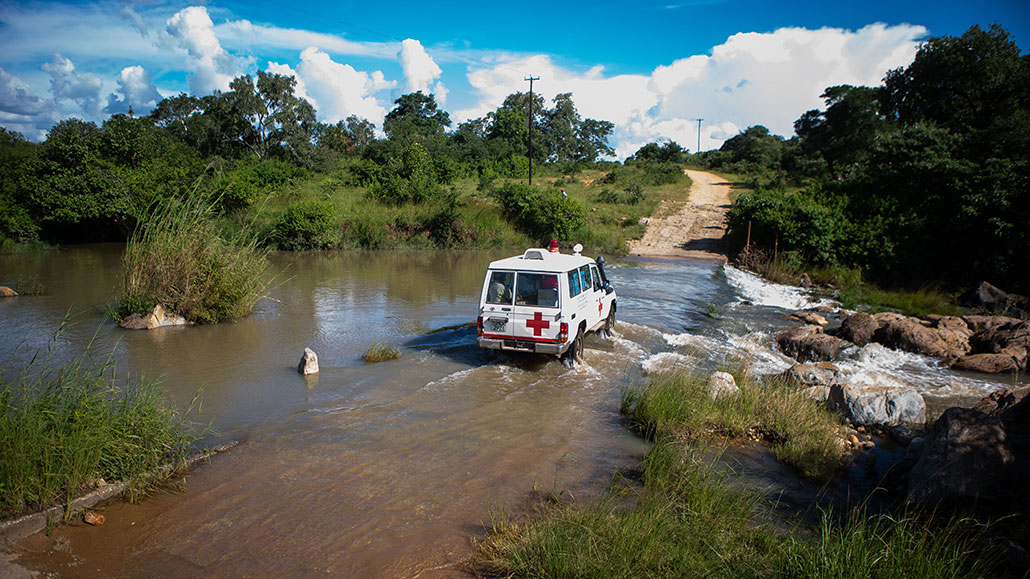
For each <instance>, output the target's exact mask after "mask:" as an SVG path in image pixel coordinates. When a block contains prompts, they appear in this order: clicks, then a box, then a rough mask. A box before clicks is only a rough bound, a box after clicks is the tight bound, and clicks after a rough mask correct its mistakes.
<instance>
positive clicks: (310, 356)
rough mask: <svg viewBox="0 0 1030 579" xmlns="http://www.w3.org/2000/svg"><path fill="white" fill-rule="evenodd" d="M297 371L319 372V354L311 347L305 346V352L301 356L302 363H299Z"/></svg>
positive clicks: (305, 372) (305, 373)
mask: <svg viewBox="0 0 1030 579" xmlns="http://www.w3.org/2000/svg"><path fill="white" fill-rule="evenodd" d="M297 372H300V373H301V374H304V375H308V374H317V373H318V355H317V354H315V351H314V350H312V349H311V348H304V354H303V355H302V356H301V357H300V364H298V365H297Z"/></svg>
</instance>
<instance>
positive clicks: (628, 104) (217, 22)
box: [0, 0, 1030, 157]
mask: <svg viewBox="0 0 1030 579" xmlns="http://www.w3.org/2000/svg"><path fill="white" fill-rule="evenodd" d="M1028 5H1030V3H1028V2H1026V1H1016V0H981V1H978V2H968V1H966V2H953V1H950V0H949V1H943V2H924V1H918V2H899V1H894V2H885V1H880V0H872V1H865V2H853V3H832V2H825V0H824V1H823V2H819V3H816V2H789V3H776V2H768V1H766V2H756V1H751V0H679V1H677V0H668V1H666V2H654V1H650V0H643V1H639V2H613V1H599V2H566V3H559V5H550V3H542V2H536V3H527V4H514V3H466V2H457V1H454V0H442V1H438V2H434V3H427V2H420V3H408V2H368V1H362V2H354V1H350V0H344V1H339V2H320V1H308V2H296V1H290V0H255V1H252V2H251V1H238V0H229V1H218V0H216V1H212V2H179V1H162V0H156V1H149V0H148V1H145V2H125V1H119V0H105V1H99V2H97V1H94V2H0V125H2V126H5V127H7V128H8V129H11V130H16V131H20V132H22V133H23V134H25V135H26V136H27V137H29V138H32V139H41V138H45V134H46V130H47V129H48V128H49V127H50V126H51V125H52V124H53V123H54V122H55V121H56V120H60V119H63V118H68V117H71V116H75V117H79V118H84V119H88V120H93V121H97V122H101V121H103V119H104V118H106V117H107V116H109V115H110V114H111V113H113V112H123V111H125V110H127V109H128V107H129V106H130V105H131V106H132V107H133V110H134V111H135V112H136V113H139V114H143V113H146V112H149V110H150V108H151V107H153V105H154V103H155V102H157V101H158V100H160V99H161V98H163V97H165V96H170V95H173V94H176V93H178V92H190V93H194V94H209V93H210V92H211V91H212V90H215V89H225V88H226V87H227V85H228V81H229V80H231V79H232V78H233V77H234V76H237V75H239V74H244V73H249V74H253V73H255V72H256V71H258V70H271V71H274V72H279V73H283V74H293V75H295V76H297V78H298V79H299V81H300V82H299V84H298V92H299V93H301V94H302V95H303V96H305V97H306V98H308V99H309V100H311V101H312V103H313V104H314V105H315V106H316V108H317V110H318V112H319V117H320V119H321V120H325V121H329V122H335V121H336V120H339V119H342V118H344V117H346V116H347V115H349V114H357V115H359V116H362V117H365V118H368V119H369V120H371V121H372V122H374V123H375V124H376V125H377V126H381V123H382V117H383V115H385V114H386V112H388V111H389V110H390V108H392V103H393V100H394V99H396V98H397V97H398V96H400V95H401V94H404V93H406V92H411V91H412V90H416V89H420V90H425V91H430V92H433V93H434V94H436V96H437V100H438V101H439V102H440V103H441V104H442V106H443V108H444V109H445V110H447V111H448V112H450V113H451V117H452V119H454V120H455V121H456V122H461V121H464V120H468V119H470V118H476V117H479V116H482V115H484V114H485V113H486V112H488V111H490V110H493V109H494V108H496V107H497V106H498V105H499V104H500V102H501V101H502V100H503V98H504V96H506V95H508V94H511V93H513V92H516V91H524V90H526V89H527V88H528V83H526V82H524V81H523V79H524V77H526V76H529V75H534V76H539V77H541V80H540V81H539V82H537V83H535V84H534V88H535V89H536V90H537V91H539V92H540V93H541V94H543V95H544V97H545V98H547V99H551V98H553V97H554V96H555V95H556V94H558V93H562V92H572V93H573V100H574V102H575V103H576V105H577V107H578V109H579V111H580V113H581V114H582V115H583V116H584V117H592V118H598V119H605V120H611V121H613V122H614V123H615V124H616V132H615V135H614V136H613V139H612V141H613V145H615V147H616V149H617V151H618V153H619V156H620V157H624V156H626V155H628V154H631V153H632V152H633V151H635V150H636V148H637V147H639V146H640V145H642V144H644V143H647V142H650V141H654V140H658V139H672V140H676V141H677V142H679V143H680V144H681V145H683V146H685V147H687V148H689V149H691V150H693V149H696V148H697V142H698V137H699V135H698V128H697V122H696V120H695V119H696V118H698V117H702V118H704V119H705V120H704V121H703V122H702V127H701V134H700V140H701V148H702V149H709V148H714V147H718V146H719V145H720V144H721V143H722V141H723V140H725V139H726V138H728V137H730V136H733V135H734V134H736V133H737V132H739V131H740V130H743V129H744V128H746V127H748V126H750V125H754V124H763V125H766V126H767V127H769V128H770V130H772V131H773V132H775V133H779V134H782V135H785V136H789V135H790V134H791V133H792V123H793V121H794V120H795V119H797V118H798V117H799V116H800V115H801V114H802V113H803V112H804V111H806V110H808V109H811V108H815V107H819V106H820V105H821V100H820V99H819V94H820V93H821V92H822V90H823V89H824V88H826V87H827V86H831V85H835V84H867V85H876V84H878V83H879V81H880V80H881V79H882V77H883V75H884V73H885V72H886V71H887V70H889V69H891V68H895V67H898V66H905V65H907V64H908V63H909V62H911V59H912V57H913V56H914V54H915V51H916V49H917V47H918V43H919V42H920V41H923V40H926V39H927V38H929V37H930V36H937V35H944V34H949V35H958V34H961V33H962V32H964V31H965V30H966V29H967V28H968V27H969V26H971V25H973V24H979V25H981V26H984V27H986V26H988V25H990V24H991V23H994V22H997V23H999V24H1001V25H1002V26H1003V27H1005V28H1006V29H1007V30H1008V31H1009V32H1010V33H1011V34H1012V36H1013V39H1014V40H1015V41H1016V43H1017V44H1018V45H1019V46H1020V47H1021V48H1022V49H1023V50H1024V52H1025V51H1026V49H1027V48H1030V9H1028V8H1027V6H1028Z"/></svg>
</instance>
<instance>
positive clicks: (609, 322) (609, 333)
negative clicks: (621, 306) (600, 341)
mask: <svg viewBox="0 0 1030 579" xmlns="http://www.w3.org/2000/svg"><path fill="white" fill-rule="evenodd" d="M601 335H602V336H604V337H605V338H609V339H611V338H613V337H614V336H615V304H612V309H611V311H609V312H608V318H607V319H605V321H604V328H603V329H602V330H601Z"/></svg>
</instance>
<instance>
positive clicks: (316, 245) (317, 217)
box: [269, 199, 340, 251]
mask: <svg viewBox="0 0 1030 579" xmlns="http://www.w3.org/2000/svg"><path fill="white" fill-rule="evenodd" d="M269 239H270V241H271V242H272V243H274V244H275V246H276V247H278V248H279V249H286V250H290V251H298V250H304V249H332V248H334V247H336V246H337V245H339V243H340V226H339V223H338V222H337V220H336V210H335V208H334V207H333V204H332V203H329V202H327V201H318V200H313V199H312V200H304V201H297V202H295V203H291V204H290V205H289V206H288V207H287V208H286V211H284V212H283V214H282V215H280V216H279V219H278V220H277V221H276V222H275V226H274V227H273V229H272V234H271V235H270V236H269Z"/></svg>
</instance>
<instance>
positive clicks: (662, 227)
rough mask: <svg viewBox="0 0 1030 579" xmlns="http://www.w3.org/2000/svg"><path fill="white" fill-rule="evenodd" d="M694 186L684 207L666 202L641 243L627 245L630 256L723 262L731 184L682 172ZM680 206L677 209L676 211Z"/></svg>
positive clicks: (632, 241) (629, 242)
mask: <svg viewBox="0 0 1030 579" xmlns="http://www.w3.org/2000/svg"><path fill="white" fill-rule="evenodd" d="M684 172H685V173H686V174H687V176H688V177H690V179H691V180H692V181H693V182H694V183H693V184H692V185H691V186H690V191H689V193H688V195H687V199H686V203H683V202H682V201H666V202H664V203H662V205H661V206H659V207H658V210H657V211H656V212H655V217H651V218H650V220H649V222H648V224H647V231H646V232H645V233H644V237H643V238H642V239H634V240H630V241H628V242H627V245H628V246H629V254H630V255H651V256H665V257H695V258H704V259H721V260H725V259H726V251H727V250H726V242H725V240H724V239H723V238H724V236H725V235H726V212H727V211H729V208H730V184H729V183H727V182H726V181H725V180H723V179H722V178H721V177H719V176H718V175H713V174H711V173H705V172H704V171H689V170H688V171H684ZM678 205H682V207H679V209H676V208H675V207H676V206H678Z"/></svg>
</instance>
